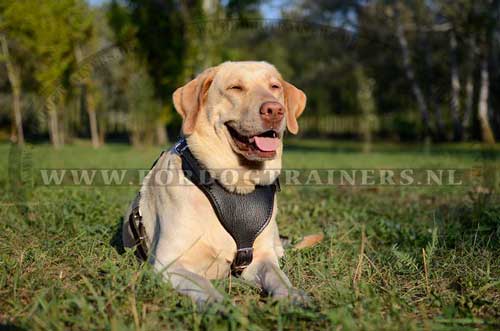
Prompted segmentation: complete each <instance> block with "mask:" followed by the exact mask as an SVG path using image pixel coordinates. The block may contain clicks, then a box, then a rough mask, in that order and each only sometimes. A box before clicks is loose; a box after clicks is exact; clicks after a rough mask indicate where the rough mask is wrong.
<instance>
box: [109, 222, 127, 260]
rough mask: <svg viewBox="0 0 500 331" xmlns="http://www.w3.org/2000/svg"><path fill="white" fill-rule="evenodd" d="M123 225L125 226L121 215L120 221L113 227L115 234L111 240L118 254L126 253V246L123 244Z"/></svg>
mask: <svg viewBox="0 0 500 331" xmlns="http://www.w3.org/2000/svg"><path fill="white" fill-rule="evenodd" d="M122 226H123V217H121V216H120V218H119V219H118V221H117V222H116V226H115V228H114V229H113V236H112V237H111V240H110V241H109V244H110V245H111V247H113V248H114V249H115V250H116V252H117V253H118V254H120V255H121V254H123V253H125V247H124V246H123V237H122Z"/></svg>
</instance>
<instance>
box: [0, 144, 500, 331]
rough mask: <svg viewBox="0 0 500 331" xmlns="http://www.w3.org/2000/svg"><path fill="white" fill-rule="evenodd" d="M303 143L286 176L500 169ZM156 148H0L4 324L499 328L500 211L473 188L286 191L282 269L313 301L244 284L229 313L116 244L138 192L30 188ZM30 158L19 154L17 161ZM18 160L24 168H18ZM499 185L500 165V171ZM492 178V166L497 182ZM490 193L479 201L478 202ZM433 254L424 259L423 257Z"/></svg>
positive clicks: (385, 147) (470, 152)
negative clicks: (315, 236)
mask: <svg viewBox="0 0 500 331" xmlns="http://www.w3.org/2000/svg"><path fill="white" fill-rule="evenodd" d="M360 151H361V146H360V145H358V144H356V143H349V142H334V141H328V140H323V141H319V140H306V141H299V140H290V141H289V142H288V145H287V149H286V156H285V160H284V164H285V166H286V167H289V168H371V167H374V168H404V167H416V168H419V167H421V168H424V167H428V168H436V167H443V168H446V167H448V168H465V169H466V168H479V169H484V168H488V169H498V168H499V164H500V162H499V160H500V157H499V154H500V148H498V146H497V147H496V148H494V149H493V150H490V151H489V152H485V151H484V150H483V149H482V147H481V146H480V145H477V144H471V145H439V146H431V147H430V148H428V149H424V148H423V147H421V146H417V145H396V144H376V145H375V146H374V147H373V152H372V153H370V154H363V153H361V152H360ZM158 153H159V148H155V147H148V148H143V149H133V148H131V147H129V146H127V145H116V144H115V145H111V144H110V145H108V146H105V147H103V148H102V149H99V150H97V151H95V150H93V149H92V148H90V147H89V146H88V144H86V143H82V142H77V143H75V145H73V146H67V147H65V148H63V149H62V150H60V151H54V150H52V149H51V148H50V146H48V145H36V146H34V147H32V148H29V149H26V150H25V151H24V152H23V153H22V154H19V153H16V152H13V151H12V150H11V148H10V146H9V145H7V144H3V145H0V154H1V155H2V158H1V159H0V167H1V168H0V169H1V170H0V193H1V198H0V199H1V209H0V213H1V222H2V230H1V231H0V330H4V329H7V328H6V327H5V325H10V326H17V327H18V328H19V329H25V330H33V329H34V330H37V329H43V330H68V329H71V330H94V329H95V330H103V329H107V330H167V329H183V330H200V329H201V330H246V329H248V330H298V329H308V330H327V329H328V330H330V329H331V330H414V329H427V330H469V329H475V328H480V329H492V330H494V329H499V328H500V204H498V202H500V200H499V198H498V195H494V194H487V193H481V192H484V190H481V189H477V188H475V187H450V186H446V187H404V188H401V187H376V188H375V187H370V188H361V187H284V188H283V191H282V192H281V193H280V195H279V200H278V201H279V205H280V214H279V216H278V223H279V226H280V231H281V233H282V234H283V235H286V236H288V237H290V238H291V240H292V243H295V242H297V241H299V240H300V239H301V237H302V236H303V235H306V234H311V233H317V232H323V233H325V239H324V240H323V241H322V242H321V243H320V244H319V245H318V246H316V247H313V248H309V249H304V250H299V251H295V250H292V249H290V248H288V249H287V251H286V258H285V259H284V260H283V261H282V265H283V269H284V270H285V272H286V273H287V274H288V275H289V276H290V279H291V281H292V283H293V284H295V285H296V286H297V287H299V288H301V289H303V290H305V291H306V292H308V293H310V295H311V296H312V298H313V300H312V302H311V304H310V305H309V306H308V307H299V306H293V305H291V304H289V303H287V302H273V301H271V300H269V299H268V298H265V297H261V296H260V293H259V291H257V290H256V289H254V288H252V287H251V286H249V285H248V284H245V283H243V282H241V281H239V280H237V279H231V280H224V281H219V282H216V285H217V287H218V288H219V289H220V290H221V291H222V292H224V293H227V300H226V303H225V305H224V306H223V307H212V308H210V309H209V310H207V311H205V312H197V310H196V309H195V307H194V306H193V304H192V303H191V302H190V300H189V299H187V298H185V297H182V296H180V295H178V294H176V293H175V292H174V291H173V290H172V289H171V288H170V287H169V285H168V284H165V283H164V282H163V281H162V279H161V278H160V277H159V276H158V275H156V274H155V273H154V272H153V271H152V268H150V267H149V266H148V265H139V264H138V263H136V261H135V260H134V257H133V255H132V253H131V252H126V253H124V254H120V253H119V250H117V248H116V247H115V246H114V245H112V242H113V237H114V235H115V233H116V229H117V226H118V224H119V222H120V217H121V216H122V214H123V213H124V211H125V209H126V207H127V204H128V203H129V201H130V200H131V199H132V198H133V196H134V194H135V192H136V190H137V187H102V186H101V187H64V188H55V187H34V188H33V187H29V186H26V184H25V185H24V186H19V185H16V184H15V183H13V182H15V180H13V178H14V179H15V178H16V177H15V176H14V177H13V174H19V173H21V174H24V173H25V172H29V168H30V167H35V168H64V167H66V168H112V167H117V168H149V166H150V165H151V163H152V162H153V161H154V159H155V158H156V157H157V155H158ZM19 155H21V156H22V157H19ZM20 160H21V161H20ZM496 174H497V177H498V171H497V172H496ZM490 175H491V172H490ZM478 191H481V192H478ZM424 250H425V261H424V258H423V257H424V253H423V252H424Z"/></svg>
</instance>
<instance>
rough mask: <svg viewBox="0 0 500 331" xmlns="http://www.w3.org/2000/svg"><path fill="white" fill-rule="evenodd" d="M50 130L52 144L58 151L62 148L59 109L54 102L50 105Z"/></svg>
mask: <svg viewBox="0 0 500 331" xmlns="http://www.w3.org/2000/svg"><path fill="white" fill-rule="evenodd" d="M47 107H48V112H47V113H48V115H49V121H48V129H49V136H50V142H51V143H52V146H54V148H56V149H58V148H60V147H61V141H60V135H59V119H58V118H57V108H56V106H55V105H54V104H53V102H51V101H49V103H48V105H47Z"/></svg>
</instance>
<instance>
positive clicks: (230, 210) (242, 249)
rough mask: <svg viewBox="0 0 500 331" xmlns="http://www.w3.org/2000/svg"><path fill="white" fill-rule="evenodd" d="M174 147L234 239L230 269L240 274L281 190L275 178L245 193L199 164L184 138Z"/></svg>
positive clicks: (135, 216) (138, 235)
mask: <svg viewBox="0 0 500 331" xmlns="http://www.w3.org/2000/svg"><path fill="white" fill-rule="evenodd" d="M174 149H175V151H176V152H177V154H178V155H179V156H180V157H181V159H182V170H183V173H184V176H186V178H188V179H189V180H190V181H191V182H192V183H193V184H195V185H196V186H197V187H198V188H199V189H200V190H201V191H202V192H203V193H204V194H205V196H206V197H207V198H208V200H209V201H210V203H211V205H212V208H213V209H214V211H215V214H216V215H217V218H218V219H219V222H220V223H221V224H222V226H223V227H224V229H225V230H226V231H227V232H228V233H229V234H230V235H231V237H232V238H233V239H234V241H235V242H236V248H237V251H236V255H235V257H234V259H233V262H232V264H231V271H232V273H233V274H237V275H238V274H240V273H241V272H242V271H243V270H244V269H245V268H246V267H247V266H248V265H249V264H250V263H251V262H252V259H253V243H254V241H255V239H256V238H257V236H258V235H259V234H260V233H261V232H262V230H264V228H265V227H266V226H267V225H268V224H269V221H270V220H271V216H272V214H273V208H274V198H275V195H276V192H277V191H279V190H280V187H279V181H278V179H276V181H275V182H274V183H273V184H271V185H263V186H259V185H257V186H256V187H255V190H254V191H252V192H251V193H248V194H238V193H232V192H229V191H227V190H226V189H225V188H224V187H223V186H222V185H221V184H220V183H219V182H218V181H217V180H215V179H213V178H212V177H211V176H210V174H209V172H208V171H207V170H206V169H203V168H202V166H201V165H200V164H199V162H198V160H197V159H196V158H195V157H194V156H193V154H192V153H191V151H190V150H189V148H188V145H187V142H186V140H185V139H181V140H180V141H179V142H177V144H176V145H175V146H174ZM155 163H156V162H155ZM153 166H154V165H153ZM136 200H137V206H136V207H135V208H134V206H133V208H132V213H131V214H130V218H129V224H130V227H131V232H132V234H133V236H134V239H135V241H136V244H137V245H136V247H137V250H136V252H137V254H138V256H139V257H140V258H142V259H146V258H147V255H148V253H147V246H146V244H145V242H144V238H145V236H146V234H145V231H144V225H143V224H142V217H141V216H140V213H139V206H138V200H139V198H137V199H136Z"/></svg>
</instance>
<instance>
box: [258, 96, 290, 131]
mask: <svg viewBox="0 0 500 331" xmlns="http://www.w3.org/2000/svg"><path fill="white" fill-rule="evenodd" d="M259 112H260V117H261V118H262V121H264V124H266V126H268V127H271V128H272V127H274V126H276V125H278V124H279V122H280V121H281V120H282V119H283V114H284V111H283V106H282V105H281V103H279V102H275V101H270V102H264V103H263V104H262V105H261V106H260V111H259Z"/></svg>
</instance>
